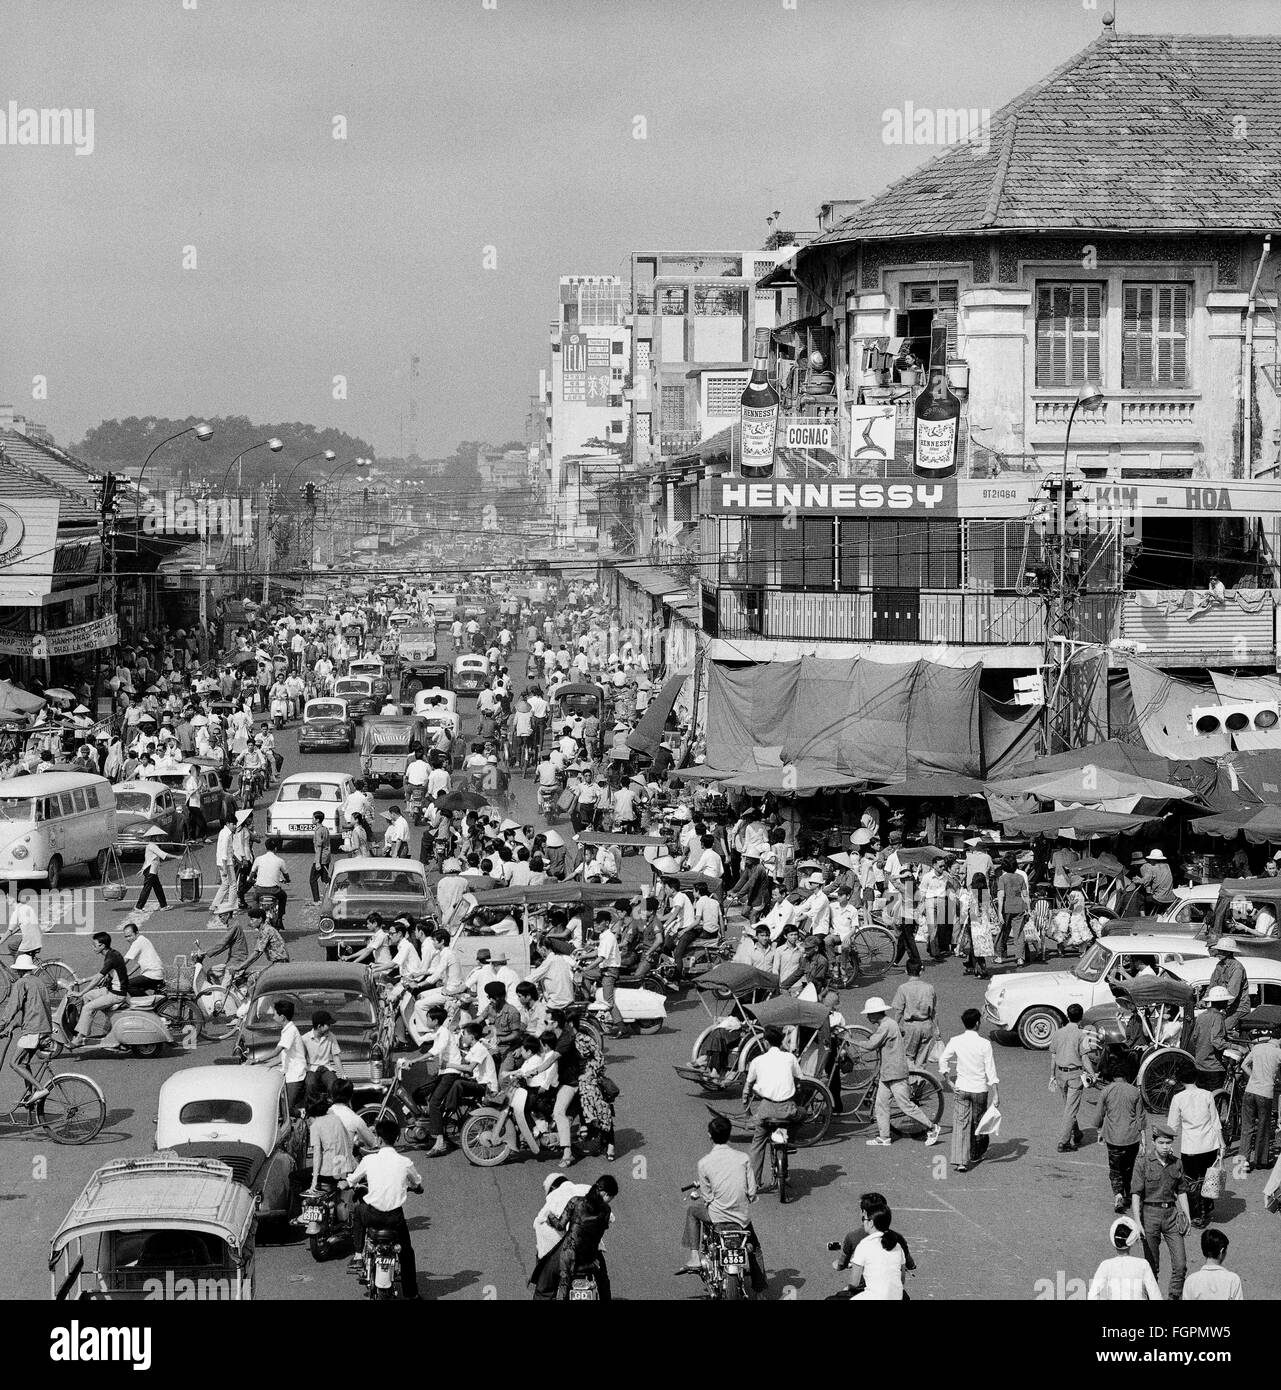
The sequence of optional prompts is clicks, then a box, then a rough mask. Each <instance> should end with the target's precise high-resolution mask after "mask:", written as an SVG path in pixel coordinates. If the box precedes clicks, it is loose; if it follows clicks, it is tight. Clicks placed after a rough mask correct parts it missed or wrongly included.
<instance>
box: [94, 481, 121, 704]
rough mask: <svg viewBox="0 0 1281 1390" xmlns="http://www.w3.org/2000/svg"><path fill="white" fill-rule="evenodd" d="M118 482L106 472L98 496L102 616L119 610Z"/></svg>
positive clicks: (97, 694)
mask: <svg viewBox="0 0 1281 1390" xmlns="http://www.w3.org/2000/svg"><path fill="white" fill-rule="evenodd" d="M118 486H119V479H117V477H116V475H115V474H114V473H104V474H103V476H102V491H101V493H100V495H99V498H98V617H100V618H101V617H103V616H104V615H105V614H107V613H114V612H117V611H118V606H117V604H116V601H115V597H116V528H115V521H114V513H115V509H116V506H117V503H116V489H117V487H118ZM118 621H119V620H118V619H117V622H118ZM121 635H123V634H121ZM102 650H103V649H102V648H101V647H98V648H97V649H96V650H95V652H94V672H93V695H94V703H95V705H96V704H97V703H98V701H99V700H100V699H101V698H102ZM113 650H114V649H113ZM97 713H98V711H97V709H95V710H94V714H95V716H96V715H97Z"/></svg>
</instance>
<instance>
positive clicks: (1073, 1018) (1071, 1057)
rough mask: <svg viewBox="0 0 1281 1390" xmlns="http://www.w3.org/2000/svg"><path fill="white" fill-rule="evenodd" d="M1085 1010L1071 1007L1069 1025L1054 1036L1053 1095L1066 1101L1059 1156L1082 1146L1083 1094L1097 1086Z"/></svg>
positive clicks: (1068, 1012)
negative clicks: (1087, 1086)
mask: <svg viewBox="0 0 1281 1390" xmlns="http://www.w3.org/2000/svg"><path fill="white" fill-rule="evenodd" d="M1084 1017H1085V1010H1084V1009H1083V1008H1082V1007H1081V1006H1080V1004H1069V1005H1068V1007H1067V1022H1066V1023H1065V1024H1063V1025H1062V1026H1061V1027H1059V1028H1056V1029H1055V1030H1054V1032H1053V1033H1052V1034H1051V1035H1050V1049H1049V1050H1050V1091H1051V1093H1052V1094H1053V1093H1054V1092H1056V1091H1057V1092H1058V1094H1059V1095H1060V1096H1062V1097H1063V1125H1062V1128H1061V1129H1060V1130H1059V1153H1061V1154H1067V1153H1075V1152H1076V1150H1077V1149H1078V1148H1079V1147H1080V1145H1081V1140H1082V1135H1081V1128H1080V1126H1079V1125H1078V1124H1077V1116H1078V1115H1079V1114H1080V1113H1081V1090H1082V1088H1083V1086H1084V1085H1085V1084H1086V1083H1089V1084H1091V1085H1092V1084H1093V1082H1094V1077H1093V1075H1092V1074H1091V1071H1090V1063H1089V1054H1088V1053H1087V1052H1086V1051H1085V1034H1084V1033H1082V1032H1081V1020H1082V1019H1083V1018H1084Z"/></svg>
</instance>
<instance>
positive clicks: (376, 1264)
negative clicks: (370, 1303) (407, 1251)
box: [340, 1179, 422, 1302]
mask: <svg viewBox="0 0 1281 1390" xmlns="http://www.w3.org/2000/svg"><path fill="white" fill-rule="evenodd" d="M346 1185H348V1184H347V1181H346V1179H344V1180H343V1183H342V1184H340V1187H341V1186H346ZM350 1190H351V1192H352V1194H353V1196H355V1195H357V1193H356V1189H355V1188H351V1189H350ZM410 1191H412V1192H421V1191H422V1188H421V1187H416V1188H411V1189H410ZM360 1254H361V1261H362V1265H363V1268H362V1270H361V1276H360V1282H361V1283H362V1284H363V1285H364V1286H365V1297H366V1298H370V1299H373V1300H375V1301H378V1302H382V1301H386V1300H390V1299H397V1298H404V1296H405V1291H404V1289H403V1288H402V1287H401V1281H400V1239H399V1237H398V1236H396V1235H395V1234H393V1233H392V1232H391V1231H389V1230H387V1229H386V1227H382V1226H369V1225H367V1226H366V1227H365V1248H364V1249H363V1250H362V1251H361V1252H360Z"/></svg>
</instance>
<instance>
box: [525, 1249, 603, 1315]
mask: <svg viewBox="0 0 1281 1390" xmlns="http://www.w3.org/2000/svg"><path fill="white" fill-rule="evenodd" d="M529 1282H530V1283H531V1284H532V1285H533V1286H534V1301H535V1302H536V1303H552V1302H555V1299H556V1293H557V1290H558V1289H559V1288H560V1246H559V1245H557V1246H555V1247H554V1248H553V1249H551V1250H549V1251H548V1252H547V1253H546V1254H545V1255H544V1256H543V1258H542V1259H541V1260H539V1262H538V1263H537V1264H536V1265H535V1266H534V1272H533V1273H532V1274H531V1275H530V1276H529ZM596 1287H597V1289H598V1291H599V1292H600V1301H601V1302H602V1303H609V1302H610V1301H611V1297H612V1296H611V1293H610V1287H609V1268H608V1267H607V1265H606V1264H605V1256H604V1255H603V1254H597V1256H596Z"/></svg>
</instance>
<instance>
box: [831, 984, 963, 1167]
mask: <svg viewBox="0 0 1281 1390" xmlns="http://www.w3.org/2000/svg"><path fill="white" fill-rule="evenodd" d="M863 1014H864V1016H865V1017H866V1019H867V1021H868V1023H870V1024H871V1026H872V1036H871V1037H870V1038H866V1039H860V1038H854V1037H852V1038H851V1041H852V1042H853V1044H854V1046H855V1047H857V1048H858V1049H859V1051H860V1052H872V1053H876V1054H877V1056H878V1059H879V1062H880V1066H879V1072H878V1077H877V1083H876V1130H877V1137H876V1138H875V1139H869V1140H867V1141H866V1142H867V1143H868V1145H869V1146H873V1147H876V1146H880V1147H884V1146H886V1145H889V1144H892V1143H893V1142H894V1139H893V1137H892V1136H891V1134H890V1103H891V1101H896V1102H897V1103H898V1107H899V1109H900V1110H901V1111H902V1113H903V1114H904V1115H906V1116H907V1117H908V1119H911V1120H915V1121H916V1122H917V1124H919V1125H921V1126H922V1127H923V1128H924V1129H925V1131H926V1136H925V1142H926V1144H937V1143H938V1141H939V1139H940V1137H941V1135H942V1131H941V1130H940V1128H939V1127H938V1125H936V1124H932V1123H931V1122H930V1118H929V1116H928V1115H926V1113H925V1112H924V1111H923V1110H922V1109H921V1108H920V1106H918V1105H917V1104H916V1102H915V1101H914V1100H913V1099H912V1095H911V1092H910V1091H909V1090H908V1084H907V1077H908V1066H907V1052H906V1050H905V1048H904V1045H903V1034H902V1031H901V1030H900V1029H899V1026H898V1023H897V1021H896V1020H895V1019H893V1018H891V1017H890V1016H889V1011H888V1007H887V1005H886V1003H885V1001H884V1000H883V999H881V998H880V997H879V996H876V995H874V996H873V997H872V998H871V999H869V1000H868V1001H867V1003H866V1004H865V1005H864V1006H863Z"/></svg>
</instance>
